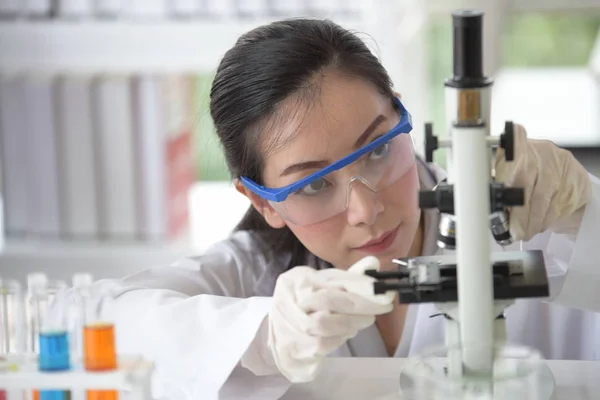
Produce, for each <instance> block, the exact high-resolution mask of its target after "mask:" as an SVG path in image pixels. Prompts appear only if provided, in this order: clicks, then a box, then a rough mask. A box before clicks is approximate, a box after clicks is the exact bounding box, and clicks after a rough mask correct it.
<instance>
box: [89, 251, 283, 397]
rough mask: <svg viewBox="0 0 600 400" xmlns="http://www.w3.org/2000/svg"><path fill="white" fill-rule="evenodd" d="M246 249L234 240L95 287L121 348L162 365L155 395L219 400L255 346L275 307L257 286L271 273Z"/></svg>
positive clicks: (258, 256) (158, 367) (259, 257)
mask: <svg viewBox="0 0 600 400" xmlns="http://www.w3.org/2000/svg"><path fill="white" fill-rule="evenodd" d="M242 242H243V241H242ZM244 246H245V247H247V248H240V245H239V243H238V244H236V243H235V241H231V240H230V241H226V242H224V243H221V244H218V245H217V246H215V247H214V248H213V249H211V250H209V251H207V252H206V253H205V254H204V255H202V256H201V257H198V258H195V259H188V260H183V261H181V262H178V263H175V264H174V265H171V266H164V267H157V268H151V269H148V270H145V271H142V272H140V273H136V274H134V275H131V276H128V277H126V278H124V279H121V280H102V281H98V282H97V283H95V288H96V289H99V290H102V291H103V292H104V293H105V295H104V296H103V297H102V298H103V299H105V300H103V301H102V304H101V316H102V318H103V319H106V320H110V321H112V322H113V323H114V324H115V331H116V337H117V351H118V352H119V353H120V354H139V355H142V356H144V357H145V358H147V359H149V360H152V361H154V362H155V367H156V370H155V379H154V386H153V395H154V396H155V397H157V398H159V397H163V396H164V397H167V398H169V399H200V398H202V399H205V398H213V397H211V396H214V395H216V393H217V392H218V390H219V389H220V388H221V386H222V385H223V384H224V383H225V382H226V381H227V379H228V377H229V376H230V374H231V373H232V371H233V370H234V368H236V366H238V364H239V361H240V359H241V357H242V356H243V354H244V353H245V352H246V351H247V350H248V348H249V346H250V345H251V343H252V342H253V340H254V338H255V336H256V333H257V331H258V330H259V327H260V326H261V323H262V322H263V320H264V319H265V317H266V315H267V313H268V311H269V309H270V307H271V298H270V297H269V296H266V295H264V296H258V295H257V285H260V284H262V283H264V280H265V274H267V275H269V273H270V272H271V271H269V265H268V264H267V263H266V261H265V260H264V259H262V258H263V256H262V255H261V254H262V253H261V252H260V251H257V249H256V248H252V247H253V245H252V244H249V243H245V244H242V247H244ZM246 250H248V251H246ZM267 280H269V279H267ZM272 280H274V278H273V279H272ZM214 398H216V397H214Z"/></svg>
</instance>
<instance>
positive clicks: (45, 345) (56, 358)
mask: <svg viewBox="0 0 600 400" xmlns="http://www.w3.org/2000/svg"><path fill="white" fill-rule="evenodd" d="M39 339H40V343H39V344H40V354H39V367H40V371H47V372H53V371H66V370H68V369H69V368H70V367H71V365H70V357H69V338H68V335H67V333H66V332H44V333H40V336H39ZM69 398H70V393H69V392H68V391H64V390H41V391H40V400H68V399H69Z"/></svg>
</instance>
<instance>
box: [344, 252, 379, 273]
mask: <svg viewBox="0 0 600 400" xmlns="http://www.w3.org/2000/svg"><path fill="white" fill-rule="evenodd" d="M380 267H381V263H380V262H379V259H378V258H377V257H375V256H366V257H364V258H361V259H360V260H359V261H357V262H355V263H354V264H352V265H351V266H350V268H348V272H352V273H355V274H358V275H364V273H365V271H368V270H376V271H379V268H380Z"/></svg>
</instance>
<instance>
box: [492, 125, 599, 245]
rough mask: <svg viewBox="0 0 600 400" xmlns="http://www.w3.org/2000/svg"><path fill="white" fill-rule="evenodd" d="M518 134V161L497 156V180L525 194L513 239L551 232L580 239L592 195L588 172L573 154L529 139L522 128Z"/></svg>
mask: <svg viewBox="0 0 600 400" xmlns="http://www.w3.org/2000/svg"><path fill="white" fill-rule="evenodd" d="M514 133H515V157H514V160H513V161H509V162H507V161H505V160H504V150H503V149H501V148H499V149H498V152H497V155H496V180H497V181H499V182H502V183H504V184H506V185H507V186H514V187H522V188H524V190H525V205H524V206H522V207H513V208H512V209H511V210H510V218H509V223H510V232H511V235H512V236H513V238H514V239H515V240H525V241H527V240H529V239H531V238H532V237H533V236H535V235H536V234H538V233H541V232H543V231H545V230H547V229H552V230H553V231H555V232H557V233H566V234H572V235H576V234H577V230H578V229H579V224H580V223H581V218H582V216H583V210H584V208H585V207H584V206H585V205H586V204H587V203H588V202H589V201H590V199H591V195H592V189H591V182H590V178H589V175H588V173H587V171H586V170H585V168H584V167H583V166H582V165H581V164H580V163H579V162H578V161H577V160H576V159H575V157H573V154H571V152H570V151H567V150H564V149H561V148H559V147H557V146H556V145H555V144H554V143H552V142H550V141H548V140H534V139H527V133H526V132H525V129H524V128H523V127H522V126H521V125H517V124H515V125H514Z"/></svg>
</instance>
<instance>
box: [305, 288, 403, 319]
mask: <svg viewBox="0 0 600 400" xmlns="http://www.w3.org/2000/svg"><path fill="white" fill-rule="evenodd" d="M298 306H299V307H300V308H301V309H302V310H304V311H305V312H307V313H310V312H314V311H329V312H332V313H337V314H346V315H379V314H386V313H388V312H390V311H391V310H392V308H393V307H394V305H393V304H392V302H387V303H383V302H380V301H378V300H377V299H374V295H372V296H362V295H358V294H356V293H352V292H346V291H345V290H343V289H338V288H325V289H320V290H317V291H315V292H313V293H311V294H309V295H307V296H303V297H302V298H301V299H299V300H298Z"/></svg>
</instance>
